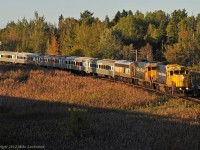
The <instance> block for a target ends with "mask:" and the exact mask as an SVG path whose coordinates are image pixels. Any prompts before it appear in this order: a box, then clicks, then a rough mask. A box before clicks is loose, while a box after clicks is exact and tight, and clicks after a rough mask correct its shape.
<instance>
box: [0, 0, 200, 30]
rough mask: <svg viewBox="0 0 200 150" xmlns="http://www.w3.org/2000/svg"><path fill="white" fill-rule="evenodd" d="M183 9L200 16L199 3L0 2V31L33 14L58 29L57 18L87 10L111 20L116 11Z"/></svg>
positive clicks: (173, 0) (196, 0) (138, 0)
mask: <svg viewBox="0 0 200 150" xmlns="http://www.w3.org/2000/svg"><path fill="white" fill-rule="evenodd" d="M184 8H185V9H186V11H187V12H188V15H189V16H191V15H194V16H196V15H197V14H198V13H200V0H0V28H4V27H5V26H6V24H7V23H8V22H11V21H15V22H17V21H18V20H22V19H23V18H24V17H25V18H26V19H27V20H30V19H33V18H34V12H35V11H37V12H38V14H39V16H44V18H45V20H46V21H47V22H50V23H52V24H54V25H56V26H57V23H58V18H59V16H60V15H61V14H62V15H63V16H64V18H68V17H74V18H76V19H79V18H80V13H82V12H84V11H85V10H89V11H90V12H93V13H94V15H93V16H94V17H98V18H99V19H100V20H104V18H105V16H106V15H107V16H108V17H109V18H110V19H113V18H114V16H115V14H116V13H117V11H120V12H121V11H122V10H123V9H124V10H126V11H128V10H132V12H133V13H135V12H136V11H137V10H139V11H141V12H142V13H144V14H145V13H146V12H149V11H156V10H163V11H164V12H166V13H168V14H171V13H172V12H173V11H174V10H177V9H181V10H182V9H184Z"/></svg>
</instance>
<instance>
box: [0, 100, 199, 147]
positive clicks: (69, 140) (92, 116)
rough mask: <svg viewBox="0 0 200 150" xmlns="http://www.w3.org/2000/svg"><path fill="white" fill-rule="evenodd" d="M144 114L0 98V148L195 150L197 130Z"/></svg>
mask: <svg viewBox="0 0 200 150" xmlns="http://www.w3.org/2000/svg"><path fill="white" fill-rule="evenodd" d="M169 120H170V119H169V118H165V117H161V116H155V115H151V114H146V113H138V112H129V111H121V110H112V109H103V108H93V107H87V106H80V105H71V104H65V103H60V102H49V101H40V100H31V99H23V98H17V97H8V96H0V145H35V146H45V149H87V150H88V149H109V150H110V149H142V150H144V149H192V150H195V149H196V150H197V149H199V146H200V145H199V144H200V134H199V129H200V128H199V126H197V125H196V126H195V125H189V124H187V123H180V122H175V121H169Z"/></svg>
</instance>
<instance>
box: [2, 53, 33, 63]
mask: <svg viewBox="0 0 200 150" xmlns="http://www.w3.org/2000/svg"><path fill="white" fill-rule="evenodd" d="M33 55H36V54H34V53H26V52H9V51H0V61H3V62H11V63H19V64H27V63H28V62H29V56H33ZM30 62H31V61H30Z"/></svg>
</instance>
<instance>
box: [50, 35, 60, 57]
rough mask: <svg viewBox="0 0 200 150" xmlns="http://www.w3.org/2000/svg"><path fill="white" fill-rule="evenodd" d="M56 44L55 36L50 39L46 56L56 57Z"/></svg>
mask: <svg viewBox="0 0 200 150" xmlns="http://www.w3.org/2000/svg"><path fill="white" fill-rule="evenodd" d="M58 50H59V49H58V43H57V41H56V37H55V35H54V36H53V37H52V38H51V45H50V48H49V49H48V54H50V55H58V54H59V51H58Z"/></svg>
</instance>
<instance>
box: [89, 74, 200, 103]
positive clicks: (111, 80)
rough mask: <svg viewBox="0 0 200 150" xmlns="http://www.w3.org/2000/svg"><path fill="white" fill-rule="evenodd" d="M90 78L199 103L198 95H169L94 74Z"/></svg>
mask: <svg viewBox="0 0 200 150" xmlns="http://www.w3.org/2000/svg"><path fill="white" fill-rule="evenodd" d="M92 78H96V79H101V80H106V81H109V82H114V83H119V84H126V85H129V86H132V87H134V88H140V89H144V90H147V91H149V92H154V93H157V94H161V95H167V96H170V97H173V98H177V99H183V100H186V101H190V102H194V103H197V104H200V98H199V97H198V98H194V97H187V96H182V95H181V96H180V95H178V94H174V95H171V94H169V93H165V92H162V91H158V90H155V89H151V88H146V87H143V86H141V85H136V84H132V83H127V82H123V81H118V80H113V79H108V78H102V77H94V76H92Z"/></svg>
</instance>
